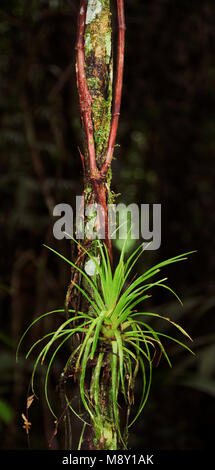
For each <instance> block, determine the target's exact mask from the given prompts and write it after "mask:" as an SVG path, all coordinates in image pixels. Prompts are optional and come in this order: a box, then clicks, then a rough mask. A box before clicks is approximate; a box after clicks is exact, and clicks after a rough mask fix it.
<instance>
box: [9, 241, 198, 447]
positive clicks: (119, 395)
mask: <svg viewBox="0 0 215 470" xmlns="http://www.w3.org/2000/svg"><path fill="white" fill-rule="evenodd" d="M74 241H75V240H74ZM76 243H77V244H78V245H79V247H80V244H79V243H78V242H76ZM96 244H97V257H94V256H92V255H91V253H90V252H88V251H87V250H86V249H85V248H84V247H83V246H82V247H81V249H82V250H83V251H84V252H85V254H86V256H87V258H88V261H87V262H89V261H90V262H91V263H92V265H94V267H95V269H93V270H92V271H91V272H90V274H91V275H88V274H87V273H86V271H85V270H84V269H83V270H82V269H81V268H78V269H79V270H80V273H81V275H82V276H83V278H84V279H85V281H86V285H88V288H87V289H83V288H82V287H81V286H80V285H78V284H76V286H75V287H76V288H77V289H78V290H79V291H80V292H81V295H82V296H84V297H85V298H86V300H87V302H88V303H89V304H90V308H89V311H88V313H87V314H86V313H85V312H81V311H78V312H75V311H74V310H72V309H69V318H68V319H67V320H66V321H64V322H62V323H61V324H60V326H59V327H58V328H57V329H56V331H52V332H50V333H47V334H46V335H45V336H43V337H42V338H40V339H38V340H37V341H36V342H35V343H34V344H32V346H31V348H30V349H29V351H28V352H27V354H26V358H28V357H29V355H30V354H31V353H32V351H33V350H34V348H35V347H36V346H38V344H40V343H43V342H46V344H45V346H43V347H42V349H41V350H40V352H39V353H38V356H37V358H36V361H35V364H34V368H33V373H32V379H31V386H32V391H33V393H35V391H34V380H35V372H36V369H37V366H38V364H39V363H41V364H43V363H44V361H45V359H46V358H47V357H49V359H48V364H47V369H46V374H45V384H44V393H45V397H46V400H47V404H48V407H49V409H50V411H51V413H52V414H53V416H54V417H55V419H58V418H57V416H56V413H55V411H54V409H53V406H52V404H51V403H50V399H49V393H48V378H49V374H50V369H51V366H52V365H53V364H54V361H55V358H56V355H57V353H58V352H59V350H60V349H61V348H62V347H63V346H65V343H66V342H69V344H70V345H71V352H70V353H69V356H68V358H67V360H66V362H65V367H64V371H63V374H62V375H64V374H68V371H69V373H70V376H73V377H75V380H77V381H78V384H79V392H80V399H81V403H82V411H81V412H77V411H75V410H74V408H73V407H72V404H71V400H70V398H69V397H67V396H66V402H67V406H68V407H69V409H70V411H71V412H73V413H75V414H76V416H78V417H79V418H80V420H81V421H82V422H83V432H82V433H81V438H80V443H79V444H80V445H79V448H80V446H81V443H82V440H83V435H84V431H85V427H86V426H90V428H91V430H92V436H93V437H92V443H93V445H92V447H93V448H95V449H102V448H104V449H112V450H115V449H118V448H124V449H125V448H126V446H127V440H128V430H129V428H130V426H131V425H132V424H134V422H135V421H136V419H137V418H138V416H139V415H140V414H141V412H142V410H143V408H144V406H145V404H146V402H147V399H148V397H149V392H150V387H151V382H152V368H153V359H154V357H155V355H156V352H158V351H159V352H160V354H163V355H164V357H165V358H166V361H167V363H168V364H169V366H171V360H170V358H169V355H168V353H167V350H166V346H164V344H163V340H162V339H165V340H166V339H167V340H171V341H174V342H176V343H178V344H179V345H180V346H182V347H183V348H185V349H187V350H188V351H190V352H191V353H192V350H191V349H190V348H189V346H187V344H186V343H183V342H182V341H181V340H179V339H177V338H175V337H172V336H169V335H167V334H166V333H163V332H162V331H157V330H155V329H154V328H153V327H152V326H151V324H150V322H149V321H148V320H149V318H150V317H157V318H160V319H162V320H164V321H166V322H169V323H170V324H171V325H173V326H174V327H175V328H176V329H177V330H178V331H179V332H180V333H181V334H182V335H183V336H185V337H186V338H188V339H189V340H191V338H190V336H189V335H188V333H187V332H186V331H185V330H184V329H183V328H182V327H181V326H180V325H178V324H176V323H175V322H174V321H172V320H171V319H170V318H169V317H166V316H162V315H160V314H158V313H152V312H148V311H147V310H146V311H144V312H143V311H138V310H137V306H138V305H139V304H142V302H146V301H147V298H149V297H150V292H151V290H152V289H153V288H155V287H160V288H163V289H167V290H168V291H170V292H171V293H172V294H173V295H174V296H176V297H177V299H178V300H179V302H181V300H180V299H179V297H178V295H177V294H176V293H175V292H174V291H173V290H172V289H171V288H170V287H169V286H168V285H167V284H166V279H167V278H161V279H158V280H155V277H156V275H158V274H159V273H160V271H161V270H162V269H163V268H165V267H166V266H167V265H170V264H172V263H177V262H180V261H183V260H185V259H187V255H188V254H190V253H193V252H189V253H185V254H182V255H179V256H175V257H173V258H170V259H167V260H165V261H163V262H160V263H158V264H157V265H155V266H154V267H152V268H150V269H148V270H147V271H145V272H144V273H143V274H141V275H139V276H136V277H135V278H134V279H133V280H130V277H131V275H132V271H133V270H134V268H135V266H136V263H137V261H138V259H139V258H140V256H141V255H142V253H143V247H142V245H140V246H139V247H138V248H137V249H135V250H134V251H133V252H132V253H131V254H130V255H129V256H128V257H127V259H126V256H125V254H126V242H125V243H124V246H123V249H122V251H121V254H120V258H119V261H118V264H117V266H116V268H115V270H114V271H113V269H112V267H111V264H110V259H109V254H108V249H107V247H106V245H105V244H102V243H101V242H100V241H99V240H98V241H97V242H96ZM47 248H49V249H50V250H51V251H53V252H54V253H56V254H57V255H58V256H60V257H61V258H62V259H64V260H65V261H66V262H67V263H68V264H69V265H71V266H73V264H74V263H73V262H72V261H71V260H69V259H67V258H65V257H64V256H63V255H62V254H60V253H58V252H57V251H55V250H54V249H52V248H50V247H47ZM89 292H91V293H89ZM63 311H64V310H62V309H60V310H55V311H52V312H48V313H46V314H44V315H41V316H40V317H38V318H37V319H36V320H34V321H33V322H32V323H31V325H29V327H28V328H27V330H26V331H25V332H24V334H23V335H22V337H21V339H20V341H19V344H18V348H17V357H18V351H19V349H20V345H21V343H22V342H23V339H24V337H25V336H26V334H27V333H28V331H29V329H30V328H31V327H32V326H33V325H35V323H36V322H38V321H39V320H41V319H42V318H44V317H46V316H48V315H51V314H54V313H61V312H63ZM77 337H78V338H79V341H78V344H77V342H76V344H75V341H72V340H74V339H75V338H77ZM80 338H81V340H80ZM50 351H52V352H51V355H50V356H48V353H49V352H50ZM89 370H91V374H90V379H89V377H87V371H89ZM104 374H105V380H106V385H107V390H108V394H109V396H108V400H104V393H105V391H104V389H103V386H104V384H103V380H102V377H103V375H104ZM138 376H141V379H142V397H141V400H140V403H139V407H138V410H137V411H136V414H135V416H134V415H133V413H132V405H133V404H134V403H135V382H136V379H137V377H138ZM119 400H120V406H119ZM122 402H124V404H125V406H126V410H127V411H126V423H125V425H124V428H122V425H121V422H120V408H121V406H122ZM107 406H108V408H109V409H107Z"/></svg>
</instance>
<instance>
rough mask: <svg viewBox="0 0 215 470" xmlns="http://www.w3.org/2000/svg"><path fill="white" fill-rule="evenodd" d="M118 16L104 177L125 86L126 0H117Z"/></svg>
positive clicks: (109, 158) (109, 163) (112, 147)
mask: <svg viewBox="0 0 215 470" xmlns="http://www.w3.org/2000/svg"><path fill="white" fill-rule="evenodd" d="M117 16H118V46H117V63H116V84H115V94H114V102H113V111H112V121H111V129H110V135H109V141H108V148H107V154H106V159H105V161H104V163H103V166H102V169H101V172H100V174H101V176H102V177H104V176H105V175H106V173H107V171H108V169H109V167H110V165H111V161H112V158H113V151H114V145H115V141H116V134H117V129H118V122H119V115H120V107H121V97H122V84H123V71H124V55H125V29H126V28H125V13H124V0H117Z"/></svg>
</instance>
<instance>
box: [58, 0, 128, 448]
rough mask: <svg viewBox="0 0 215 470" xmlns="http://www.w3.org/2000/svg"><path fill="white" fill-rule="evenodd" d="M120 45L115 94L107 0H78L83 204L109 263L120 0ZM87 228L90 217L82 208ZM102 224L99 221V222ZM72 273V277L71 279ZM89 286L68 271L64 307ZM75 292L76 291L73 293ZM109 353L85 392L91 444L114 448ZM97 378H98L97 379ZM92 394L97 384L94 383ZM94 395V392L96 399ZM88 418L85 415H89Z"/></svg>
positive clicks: (100, 358) (100, 356)
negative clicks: (93, 212)
mask: <svg viewBox="0 0 215 470" xmlns="http://www.w3.org/2000/svg"><path fill="white" fill-rule="evenodd" d="M117 12H118V48H117V58H116V76H115V80H114V82H115V93H114V94H113V51H112V22H111V6H110V0H80V10H79V17H78V30H77V45H76V51H77V55H76V73H77V88H78V93H79V101H80V112H81V120H82V127H83V131H84V145H83V153H82V151H81V150H80V156H81V159H82V164H83V172H84V190H83V202H84V205H85V208H86V207H87V206H89V204H92V203H97V204H99V205H100V206H101V207H102V210H103V216H104V217H103V218H102V217H100V216H99V215H98V217H97V222H96V223H97V225H96V228H97V230H101V229H104V234H105V243H106V246H107V249H108V253H109V257H110V261H111V263H112V246H111V239H110V237H109V233H108V212H107V204H108V203H109V202H113V199H112V192H111V190H110V184H111V161H112V157H113V151H114V145H115V139H116V133H117V126H118V119H119V113H120V102H121V91H122V75H123V61H124V31H125V26H124V9H123V0H117ZM82 218H83V224H84V226H85V227H86V224H87V223H88V218H87V217H86V216H85V215H84V211H83V213H82ZM102 225H103V226H102ZM82 244H84V245H85V247H87V249H88V250H89V251H90V252H91V253H93V254H94V255H96V252H95V246H96V244H95V242H94V241H92V240H89V239H87V237H86V236H85V238H84V242H82ZM85 262H86V255H85V253H83V252H81V251H79V253H78V256H77V259H76V264H77V265H78V266H81V267H82V268H83V267H84V264H85ZM74 278H75V279H74ZM74 280H75V282H76V283H77V282H78V283H79V284H82V288H84V289H85V290H89V286H87V285H86V281H84V280H83V279H81V278H80V275H79V273H78V272H77V271H75V272H73V273H72V282H71V286H70V288H69V290H68V294H67V299H66V306H67V307H68V305H72V308H75V309H81V310H82V311H85V312H87V311H88V309H89V308H90V307H89V305H86V301H84V299H82V298H81V299H80V295H79V293H78V292H75V289H74V282H73V281H74ZM75 294H76V296H75ZM112 360H113V354H112V355H111V353H110V352H108V351H103V350H102V348H99V347H98V348H97V352H96V356H95V358H94V361H93V364H89V371H88V372H89V374H90V379H89V387H88V388H89V392H88V393H89V396H90V397H91V399H92V401H93V400H94V403H93V405H94V409H95V412H96V414H95V419H91V428H90V432H88V436H89V439H88V441H89V448H90V449H97V450H101V449H105V450H110V449H112V450H116V449H118V448H120V447H122V441H121V440H120V438H119V436H120V432H119V429H117V428H116V423H115V418H114V411H113V403H112V383H111V380H112V378H111V374H110V362H111V361H112ZM98 377H99V380H98ZM98 383H99V390H97V392H98V393H97V394H95V393H94V392H95V387H98ZM95 396H96V397H97V398H96V399H95ZM89 419H90V417H89V416H88V420H89Z"/></svg>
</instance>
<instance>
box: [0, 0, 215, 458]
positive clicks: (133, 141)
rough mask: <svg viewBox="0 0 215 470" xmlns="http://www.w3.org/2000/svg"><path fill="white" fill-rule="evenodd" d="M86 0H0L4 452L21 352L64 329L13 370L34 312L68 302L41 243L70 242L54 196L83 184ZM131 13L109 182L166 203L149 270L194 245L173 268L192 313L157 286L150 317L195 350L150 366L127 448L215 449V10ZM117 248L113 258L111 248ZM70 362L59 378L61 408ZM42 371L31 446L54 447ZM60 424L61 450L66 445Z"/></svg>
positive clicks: (21, 394)
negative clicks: (61, 235)
mask: <svg viewBox="0 0 215 470" xmlns="http://www.w3.org/2000/svg"><path fill="white" fill-rule="evenodd" d="M78 3H79V2H78V0H70V1H66V0H49V1H48V0H22V1H21V0H1V3H0V153H1V173H0V201H1V212H0V222H1V230H0V246H1V273H0V322H1V332H0V346H1V359H0V432H1V439H0V442H1V448H2V449H25V448H27V439H26V434H25V431H24V429H22V424H23V422H22V418H21V414H22V413H23V412H24V413H26V411H25V410H26V397H27V393H28V384H29V379H30V374H31V371H32V365H33V357H32V359H29V360H28V361H26V360H25V358H24V357H25V352H26V351H27V350H28V347H30V344H31V342H32V341H33V340H36V339H37V338H39V337H40V336H41V333H43V334H44V331H45V332H47V331H50V328H52V327H54V326H55V320H54V318H53V319H52V320H50V319H49V320H46V321H44V322H42V325H40V326H38V327H37V328H35V329H34V330H32V333H31V335H30V336H29V337H28V338H27V339H26V342H25V344H24V345H23V349H22V350H21V355H20V360H19V363H18V364H16V363H15V349H16V345H17V342H18V339H19V338H20V335H21V333H22V332H23V331H24V329H25V328H26V327H27V326H28V325H29V323H30V321H32V319H33V318H35V317H36V316H38V315H39V314H42V313H45V312H46V311H48V310H50V309H52V308H61V307H62V306H63V304H64V298H65V293H66V289H67V284H68V280H69V269H68V267H67V265H65V264H64V263H63V262H61V261H60V260H59V259H56V258H55V257H54V256H52V255H51V253H49V252H48V250H46V249H45V248H44V247H43V243H48V244H51V245H52V246H53V247H55V248H56V249H59V251H61V252H64V253H65V254H68V253H69V252H70V246H69V243H68V242H66V241H63V242H57V241H56V240H54V238H53V235H52V227H53V220H52V217H51V211H52V208H53V206H54V205H55V204H57V203H59V202H68V203H69V204H74V200H75V196H76V195H77V194H78V195H80V194H81V189H82V169H81V163H80V158H79V154H78V149H77V148H78V145H79V144H80V141H81V131H80V119H79V109H78V99H77V90H76V80H75V68H74V59H75V35H76V18H77V8H78ZM125 9H126V24H127V32H126V58H125V75H124V88H123V101H122V110H121V117H120V125H119V132H118V139H117V144H119V147H117V148H116V152H115V157H116V159H115V160H114V163H113V182H112V188H113V190H115V192H116V193H121V196H119V198H118V199H117V202H120V201H121V202H125V203H132V202H136V203H138V204H141V203H150V204H153V203H161V204H162V245H161V248H160V249H159V250H158V251H156V252H149V251H148V252H147V253H146V255H145V258H144V259H142V262H141V263H140V264H139V267H138V269H139V270H140V272H141V271H142V270H143V269H144V268H145V267H146V266H148V265H151V263H154V262H157V261H161V260H163V259H164V258H167V257H171V256H175V255H177V254H180V253H182V252H185V251H189V250H198V251H197V253H196V254H194V255H192V256H190V257H189V260H188V261H186V262H185V263H181V264H180V265H179V264H178V265H173V266H172V267H169V268H168V270H167V273H166V272H165V274H167V275H168V278H169V281H168V282H169V285H171V287H173V288H174V289H175V290H176V291H177V293H178V294H179V295H180V296H181V297H182V299H183V302H184V307H183V308H181V307H180V305H178V304H177V303H176V302H175V300H174V297H172V296H169V294H168V295H167V294H166V293H161V292H160V291H159V292H158V291H154V295H153V298H152V300H151V301H150V302H151V308H153V307H154V311H156V312H161V313H163V314H166V313H168V315H171V318H172V319H173V320H175V321H178V322H179V323H180V324H181V325H182V326H183V327H184V328H186V329H187V331H189V333H190V334H191V336H192V337H193V339H194V343H193V350H194V351H195V353H196V357H195V358H193V357H192V356H191V355H190V354H189V353H187V352H184V351H183V350H182V349H181V348H180V347H176V345H173V344H171V343H169V345H168V352H169V354H170V356H171V359H172V362H173V368H172V369H169V367H168V364H167V363H166V362H165V360H164V359H162V360H161V362H160V364H159V367H157V368H155V369H154V378H153V385H152V391H151V396H150V399H149V402H148V404H147V406H146V408H145V410H144V412H143V414H142V416H141V417H140V418H139V419H138V421H137V423H136V424H135V425H134V426H133V428H132V429H131V432H130V447H132V448H135V447H136V448H153V449H176V450H178V449H193V450H197V449H207V448H210V447H211V446H212V444H213V435H214V431H213V423H214V413H215V365H214V357H215V342H214V338H215V332H214V326H215V320H214V306H215V294H214V232H215V218H214V191H213V189H214V188H213V186H214V180H215V179H214V177H215V28H214V25H215V5H214V4H213V2H212V1H211V0H205V1H202V0H189V1H188V0H177V1H176V0H151V1H147V0H146V1H143V0H126V1H125ZM114 253H115V257H116V259H117V256H118V253H119V252H118V250H117V248H116V247H115V251H114ZM147 308H148V307H147ZM162 328H163V331H165V329H166V326H165V325H163V324H162ZM169 331H170V330H169ZM188 344H189V343H188ZM189 345H190V344H189ZM62 360H63V358H62V357H61V356H60V357H59V358H58V359H57V361H56V364H55V366H54V367H53V370H52V375H51V384H50V385H51V388H52V390H53V400H54V403H55V406H57V404H58V395H57V393H56V392H55V387H56V383H57V378H58V376H59V373H60V371H61V370H62V364H63V362H62ZM42 376H43V370H42V368H41V370H40V372H39V374H38V378H37V381H38V396H39V401H38V400H36V399H35V400H34V402H33V404H32V405H31V408H30V409H29V420H30V421H31V422H32V430H31V433H30V445H31V448H32V449H44V448H47V447H48V444H47V442H48V441H49V439H50V437H51V436H52V433H53V430H54V423H53V418H52V416H50V413H49V411H48V410H47V406H46V404H45V400H44V398H43V391H42V385H41V386H40V379H41V378H42ZM138 393H140V390H139V392H138V390H137V394H138ZM61 432H63V431H61ZM61 432H60V431H59V432H58V435H57V436H56V437H55V438H54V439H53V448H59V447H60V446H61V445H62V443H61Z"/></svg>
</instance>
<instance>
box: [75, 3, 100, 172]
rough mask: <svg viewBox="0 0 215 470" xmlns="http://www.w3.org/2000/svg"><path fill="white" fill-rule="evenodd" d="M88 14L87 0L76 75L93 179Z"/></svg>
mask: <svg viewBox="0 0 215 470" xmlns="http://www.w3.org/2000/svg"><path fill="white" fill-rule="evenodd" d="M86 14H87V3H86V0H81V1H80V10H79V17H78V31H77V43H76V50H77V55H76V74H77V87H78V92H79V100H80V109H81V117H82V120H83V124H84V129H85V135H86V140H87V149H88V156H89V166H90V176H91V177H93V176H95V175H96V174H97V172H98V170H97V166H96V153H95V142H94V135H93V123H92V116H91V114H92V98H91V95H90V93H89V90H88V86H87V79H86V74H85V53H84V44H85V42H84V32H85V22H86Z"/></svg>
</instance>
